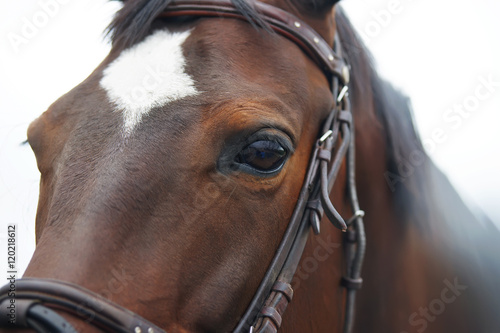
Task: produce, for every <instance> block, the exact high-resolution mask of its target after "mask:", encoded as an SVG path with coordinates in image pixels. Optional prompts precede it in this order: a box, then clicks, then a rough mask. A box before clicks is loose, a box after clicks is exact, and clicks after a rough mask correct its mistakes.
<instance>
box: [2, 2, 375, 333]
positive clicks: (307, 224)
mask: <svg viewBox="0 0 500 333" xmlns="http://www.w3.org/2000/svg"><path fill="white" fill-rule="evenodd" d="M251 4H252V5H253V6H254V7H255V9H256V11H257V12H258V13H259V15H260V16H261V17H262V19H263V20H264V21H265V22H266V23H267V24H268V26H269V27H270V28H271V29H272V30H273V31H274V32H275V33H277V34H279V35H281V36H284V37H285V38H287V39H289V40H291V41H292V42H294V43H295V44H297V45H298V46H299V47H300V48H301V49H302V50H303V51H304V52H305V53H306V54H307V55H308V56H309V57H311V59H312V60H314V61H315V62H316V64H317V65H318V66H319V67H320V68H321V69H322V70H323V71H324V72H325V73H326V75H327V76H328V78H329V80H330V84H331V90H332V94H333V96H334V97H335V103H334V105H333V107H332V110H331V112H330V114H329V116H328V118H327V119H326V121H325V123H324V125H323V129H322V133H321V137H320V138H319V139H318V140H317V142H316V145H315V147H314V151H313V154H312V157H311V160H310V163H309V167H308V171H307V174H306V178H305V181H304V184H303V186H302V189H301V191H300V194H299V198H298V201H297V205H296V206H295V210H294V212H293V215H292V217H291V219H290V222H289V225H288V227H287V230H286V231H285V234H284V236H283V239H282V241H281V243H280V245H279V247H278V250H277V251H276V254H275V256H274V258H273V260H272V262H271V264H270V266H269V268H268V270H267V272H266V274H265V276H264V278H263V279H262V282H261V284H260V286H259V287H258V289H257V292H256V293H255V295H254V297H253V299H252V301H251V302H250V304H249V306H248V308H247V310H246V312H245V313H244V314H243V316H242V317H241V319H240V321H239V323H238V325H237V326H236V328H235V330H234V332H237V333H243V332H245V333H246V332H252V333H256V332H277V331H278V329H279V328H280V326H281V321H282V316H283V313H284V311H285V309H286V307H287V305H288V303H289V302H290V301H291V300H292V297H293V290H292V287H291V282H292V279H293V277H294V274H295V271H296V269H297V267H298V264H299V261H300V259H301V257H302V253H303V251H304V248H305V245H306V242H307V239H308V235H309V230H310V229H311V227H312V229H313V231H314V233H315V234H319V233H320V221H321V218H322V216H323V214H326V216H327V217H328V219H329V220H330V221H331V222H332V224H333V225H334V226H335V227H337V228H339V229H341V230H342V231H345V233H344V237H343V244H344V248H345V252H346V260H345V261H346V264H345V266H346V268H345V272H344V276H343V278H342V280H341V284H342V285H343V286H344V287H345V288H346V290H347V292H346V299H345V307H346V309H345V319H344V333H349V332H351V331H352V327H353V323H354V301H355V294H356V290H358V289H359V288H360V287H361V284H362V279H361V278H360V272H361V266H362V263H363V258H364V252H365V243H366V240H365V233H364V226H363V219H362V217H363V216H364V212H363V211H362V210H360V208H359V203H358V198H357V193H356V181H355V168H354V155H355V154H354V152H355V151H354V147H355V144H354V135H353V134H352V129H353V119H352V113H351V105H350V101H349V98H348V94H347V92H348V84H349V67H348V65H347V63H346V60H345V58H344V54H343V52H342V47H341V44H340V40H339V39H338V36H336V37H335V43H334V49H333V50H332V49H331V47H330V46H329V44H328V43H327V42H326V41H325V40H324V39H323V38H322V37H321V36H320V35H319V34H317V33H316V32H315V31H314V30H313V29H312V28H310V27H309V26H308V25H307V24H306V23H305V22H303V21H301V20H299V19H298V18H296V17H295V16H293V15H291V14H289V13H287V12H285V11H283V10H281V9H279V8H276V7H273V6H270V5H267V4H264V3H260V2H253V3H251ZM174 16H195V17H221V18H235V19H241V20H246V17H245V16H244V15H243V14H241V13H240V12H239V11H238V10H237V9H236V8H235V6H234V5H233V4H232V3H231V2H230V0H210V1H205V0H201V1H198V0H176V1H175V2H173V3H171V4H170V5H169V6H168V7H167V9H166V10H165V11H164V12H163V13H162V14H161V15H160V17H174ZM344 158H345V160H346V167H347V189H348V195H349V200H350V204H351V209H352V211H353V212H354V215H353V217H351V218H350V219H348V220H347V221H345V220H344V219H343V218H342V217H341V215H340V214H339V213H338V212H337V210H336V209H335V207H334V206H333V204H332V202H331V200H330V198H329V196H330V191H331V189H332V187H333V184H334V181H335V179H336V177H337V175H338V172H339V170H340V167H341V165H342V163H343V161H344ZM10 289H11V287H10V286H9V285H6V286H4V287H2V288H1V289H0V327H5V328H14V327H16V328H32V329H35V330H36V331H38V332H76V331H75V329H74V328H73V327H72V326H71V324H69V323H68V322H67V321H66V320H65V319H64V318H63V317H61V316H60V315H59V314H57V313H56V312H55V311H54V310H55V309H57V310H61V311H64V312H68V313H71V314H73V315H75V316H77V317H80V318H82V319H83V320H86V321H87V322H89V323H91V324H92V325H94V326H96V327H99V328H101V329H104V330H106V331H111V332H134V333H143V332H148V333H159V332H165V331H163V330H162V329H161V328H159V327H157V326H155V325H154V324H152V323H150V322H148V321H146V320H145V319H143V318H141V317H140V316H138V315H136V314H135V313H133V312H131V311H129V310H127V309H125V308H123V307H121V306H119V305H117V304H114V303H112V302H110V301H108V300H107V299H105V298H103V297H101V296H99V295H97V294H95V293H93V292H91V291H88V290H86V289H84V288H82V287H79V286H76V285H73V284H70V283H66V282H62V281H57V280H50V279H29V278H28V279H20V280H16V282H15V304H16V323H15V324H12V323H9V316H8V315H9V310H8V306H9V304H11V300H12V299H13V297H12V296H11V290H10Z"/></svg>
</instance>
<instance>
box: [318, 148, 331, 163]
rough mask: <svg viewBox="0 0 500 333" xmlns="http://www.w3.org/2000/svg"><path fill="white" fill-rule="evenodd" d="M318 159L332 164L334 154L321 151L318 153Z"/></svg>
mask: <svg viewBox="0 0 500 333" xmlns="http://www.w3.org/2000/svg"><path fill="white" fill-rule="evenodd" d="M318 159H320V160H322V161H326V162H327V163H330V160H331V159H332V153H331V152H330V151H329V150H326V149H320V150H319V152H318Z"/></svg>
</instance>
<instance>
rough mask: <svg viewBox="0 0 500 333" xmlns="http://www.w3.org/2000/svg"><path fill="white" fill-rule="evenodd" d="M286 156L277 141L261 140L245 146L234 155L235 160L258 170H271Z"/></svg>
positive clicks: (285, 152) (282, 162) (276, 167)
mask: <svg viewBox="0 0 500 333" xmlns="http://www.w3.org/2000/svg"><path fill="white" fill-rule="evenodd" d="M286 156H287V151H286V149H285V148H283V147H282V146H281V145H280V144H279V143H278V142H276V141H264V140H262V141H255V142H253V143H251V144H249V145H248V146H246V147H245V148H244V149H243V150H242V151H241V152H240V153H239V154H238V156H237V157H236V162H238V163H241V164H246V165H248V166H250V167H252V168H254V169H256V170H257V171H260V172H273V171H277V169H279V168H280V167H281V166H282V165H283V164H284V162H285V159H286Z"/></svg>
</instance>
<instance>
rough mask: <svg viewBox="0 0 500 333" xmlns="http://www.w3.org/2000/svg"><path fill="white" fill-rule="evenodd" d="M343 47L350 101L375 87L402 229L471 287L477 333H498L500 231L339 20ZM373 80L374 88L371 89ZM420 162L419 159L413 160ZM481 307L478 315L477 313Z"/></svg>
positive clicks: (388, 176) (389, 178) (346, 23)
mask: <svg viewBox="0 0 500 333" xmlns="http://www.w3.org/2000/svg"><path fill="white" fill-rule="evenodd" d="M336 22H337V29H338V33H339V37H340V39H341V41H342V46H343V48H344V49H345V52H346V53H347V57H348V60H349V63H350V65H351V73H352V77H353V79H352V87H351V88H352V89H350V91H351V94H352V95H353V96H356V95H359V98H362V96H363V95H364V94H365V90H366V89H371V93H372V94H373V98H374V105H375V117H376V119H377V120H378V121H379V122H380V124H381V125H382V127H383V131H384V133H385V136H386V156H387V160H386V166H387V172H386V174H385V175H384V176H385V177H386V181H387V185H388V186H389V187H390V188H391V190H392V192H393V200H394V203H395V204H394V207H395V209H397V211H396V213H398V214H399V218H400V220H401V223H402V224H403V225H402V226H403V227H412V228H415V229H416V230H417V231H418V232H419V234H420V237H421V239H422V241H421V244H420V246H421V247H422V248H423V249H424V248H425V250H426V251H427V250H428V251H429V252H431V253H435V256H436V257H438V258H441V259H442V260H444V262H443V267H444V266H445V265H446V266H447V267H452V271H454V274H456V276H459V277H460V279H461V281H465V283H466V285H467V286H469V287H470V288H469V291H468V295H469V297H468V299H469V302H467V304H466V305H465V306H466V307H467V308H468V310H469V313H475V316H476V318H475V319H476V320H477V322H476V323H478V327H476V328H477V331H478V332H490V331H491V332H493V331H497V330H498V327H500V319H499V316H498V315H497V314H496V311H497V309H498V308H500V287H499V284H498V278H499V277H500V258H499V257H498V253H500V231H499V229H498V227H496V226H495V225H494V224H493V222H492V221H491V220H489V219H488V218H487V217H485V216H480V217H477V216H475V215H474V214H473V213H472V212H471V210H470V209H469V208H468V207H467V205H466V204H465V203H464V201H463V200H462V198H461V197H460V195H459V194H458V193H457V191H456V190H455V189H454V187H453V185H452V184H451V182H450V181H449V180H448V178H447V177H446V175H445V174H444V173H443V172H441V171H440V170H439V168H438V167H437V166H436V165H435V164H434V163H433V162H432V160H431V159H430V158H429V157H428V155H427V154H426V153H425V151H424V148H423V145H422V142H421V140H420V137H419V135H418V133H417V131H416V129H415V126H414V120H413V112H412V108H411V104H410V99H409V98H408V97H406V96H404V95H403V94H402V93H401V92H400V91H397V90H396V89H395V88H394V87H393V86H392V85H391V84H390V83H388V82H386V81H384V80H382V79H381V78H380V77H379V75H378V74H377V72H376V70H375V66H374V65H373V60H372V57H371V55H370V53H369V52H368V50H367V49H366V47H365V46H364V45H363V43H362V42H361V39H360V38H359V36H358V35H357V33H356V32H355V29H354V28H353V27H352V25H351V24H350V22H349V21H348V19H347V17H346V16H345V14H344V13H343V11H342V10H341V9H340V10H338V11H337V16H336ZM367 80H369V82H370V83H371V84H370V85H367V84H366V82H367ZM353 100H354V101H355V100H356V97H355V98H353ZM416 157H418V158H416ZM477 308H481V313H477Z"/></svg>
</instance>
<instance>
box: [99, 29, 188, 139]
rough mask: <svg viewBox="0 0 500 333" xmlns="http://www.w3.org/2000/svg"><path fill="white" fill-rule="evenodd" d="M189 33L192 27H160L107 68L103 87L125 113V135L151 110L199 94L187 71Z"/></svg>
mask: <svg viewBox="0 0 500 333" xmlns="http://www.w3.org/2000/svg"><path fill="white" fill-rule="evenodd" d="M190 34H191V31H190V30H187V31H184V32H170V31H168V30H157V31H155V32H154V33H153V34H152V35H150V36H148V37H147V38H146V39H145V40H144V41H142V42H141V43H139V44H137V45H135V46H133V47H131V48H129V49H126V50H124V51H123V52H122V53H121V54H120V55H119V56H118V57H117V58H116V59H115V60H114V61H113V62H111V63H110V64H109V65H108V66H107V67H106V68H105V69H104V71H103V76H102V79H101V80H100V86H101V87H102V88H103V89H104V90H105V91H106V94H107V97H108V99H109V100H110V101H111V102H112V103H113V104H114V105H115V107H116V109H117V110H119V111H120V112H121V113H122V116H123V117H122V119H123V129H124V131H125V133H126V134H128V133H130V132H132V131H133V129H134V128H135V127H136V126H137V125H138V124H139V123H140V122H141V120H142V119H143V117H144V116H146V115H147V114H148V113H149V112H150V111H151V109H153V108H155V107H162V106H165V105H166V104H168V103H171V102H174V101H177V100H179V99H182V98H185V97H189V96H194V95H197V94H198V90H197V88H196V85H195V82H194V80H193V78H192V77H191V76H190V75H189V74H187V73H186V72H185V66H186V59H185V57H184V54H183V48H182V45H183V43H184V42H185V40H186V39H187V38H188V37H189V36H190Z"/></svg>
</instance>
